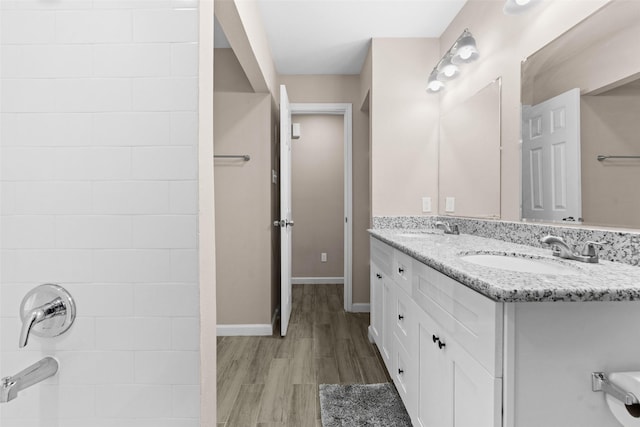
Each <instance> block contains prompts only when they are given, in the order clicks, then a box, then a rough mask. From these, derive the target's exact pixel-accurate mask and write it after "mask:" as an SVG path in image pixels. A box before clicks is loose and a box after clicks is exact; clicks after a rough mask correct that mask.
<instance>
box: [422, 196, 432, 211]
mask: <svg viewBox="0 0 640 427" xmlns="http://www.w3.org/2000/svg"><path fill="white" fill-rule="evenodd" d="M422 212H431V197H423V198H422Z"/></svg>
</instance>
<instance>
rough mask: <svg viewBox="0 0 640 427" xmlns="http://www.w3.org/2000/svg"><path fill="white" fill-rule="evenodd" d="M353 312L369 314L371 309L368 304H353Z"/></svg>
mask: <svg viewBox="0 0 640 427" xmlns="http://www.w3.org/2000/svg"><path fill="white" fill-rule="evenodd" d="M351 311H352V312H354V313H369V312H371V307H370V305H369V303H368V302H355V303H353V304H351Z"/></svg>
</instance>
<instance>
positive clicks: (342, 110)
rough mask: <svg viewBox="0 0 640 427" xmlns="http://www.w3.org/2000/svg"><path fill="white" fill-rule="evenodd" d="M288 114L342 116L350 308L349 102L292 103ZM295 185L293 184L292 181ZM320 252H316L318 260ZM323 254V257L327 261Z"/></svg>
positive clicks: (347, 301)
mask: <svg viewBox="0 0 640 427" xmlns="http://www.w3.org/2000/svg"><path fill="white" fill-rule="evenodd" d="M291 115H292V116H309V115H314V116H323V115H332V116H342V122H343V123H342V133H343V137H342V141H343V155H342V159H343V162H342V163H343V166H342V167H343V177H344V179H343V180H342V181H343V204H342V206H343V209H342V213H343V215H342V221H344V226H343V233H342V236H343V239H342V240H343V251H342V252H343V253H342V259H343V268H342V273H343V281H344V310H345V311H352V310H353V304H352V270H353V269H352V256H353V254H352V251H353V249H352V246H353V235H352V229H353V226H352V222H353V219H352V212H353V205H352V200H353V197H352V196H353V185H352V182H353V181H352V180H353V178H352V176H353V173H352V155H353V154H352V153H353V148H352V120H353V119H352V106H351V104H346V103H345V104H333V103H292V104H291ZM294 185H295V184H294ZM321 254H322V253H320V254H318V256H319V257H320V259H324V258H321V257H322V255H321ZM328 255H329V254H328V253H327V260H328Z"/></svg>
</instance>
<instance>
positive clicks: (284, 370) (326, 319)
mask: <svg viewBox="0 0 640 427" xmlns="http://www.w3.org/2000/svg"><path fill="white" fill-rule="evenodd" d="M343 305H344V304H343V287H342V285H294V287H293V305H292V307H293V311H292V313H291V320H290V323H289V331H288V333H287V336H286V337H285V338H280V336H279V334H278V335H274V336H270V337H219V338H218V353H217V354H218V364H217V374H218V427H307V426H309V427H321V423H320V401H319V398H318V384H338V383H341V384H355V383H364V384H374V383H381V382H388V381H389V378H388V377H387V376H386V371H385V370H384V368H383V366H382V364H381V361H380V359H379V355H378V353H377V350H376V349H375V348H374V346H373V345H372V344H371V343H369V340H368V338H367V327H368V325H369V315H368V313H345V311H344V309H343ZM276 332H277V333H279V331H276Z"/></svg>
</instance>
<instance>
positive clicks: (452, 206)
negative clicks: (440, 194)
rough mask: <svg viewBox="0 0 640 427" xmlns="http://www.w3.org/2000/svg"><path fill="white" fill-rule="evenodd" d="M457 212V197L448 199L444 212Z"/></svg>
mask: <svg viewBox="0 0 640 427" xmlns="http://www.w3.org/2000/svg"><path fill="white" fill-rule="evenodd" d="M455 210H456V198H455V197H447V198H446V199H445V204H444V211H445V212H455Z"/></svg>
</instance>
